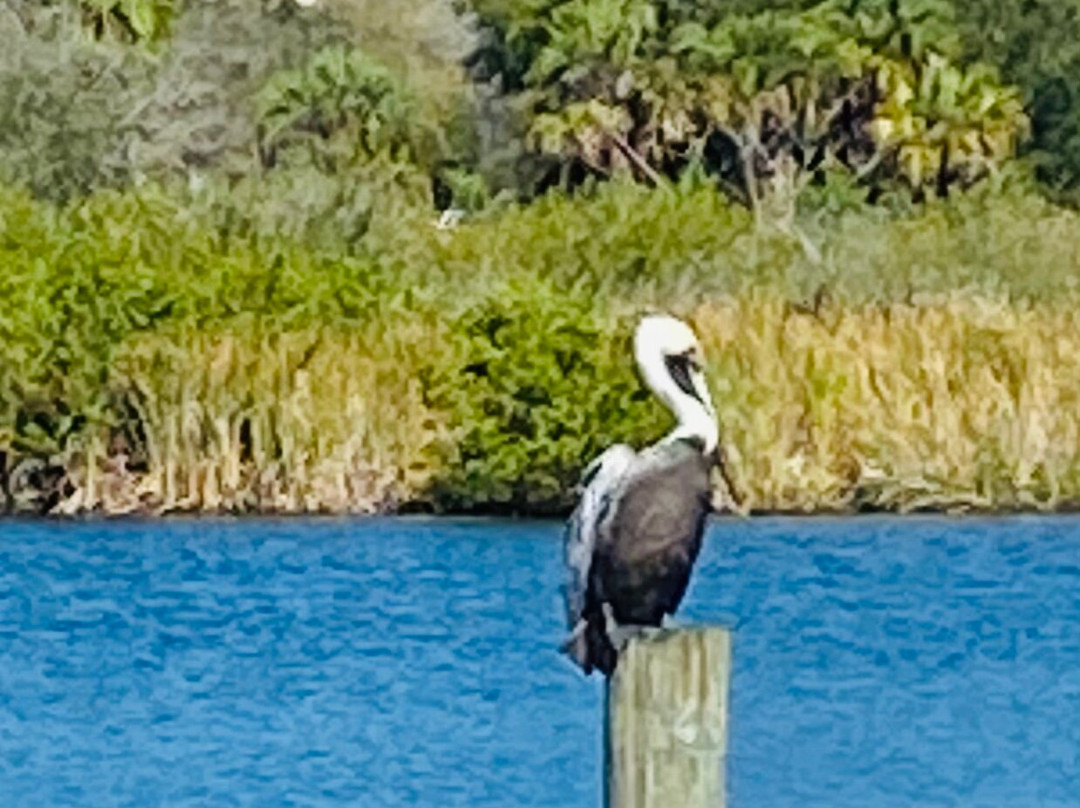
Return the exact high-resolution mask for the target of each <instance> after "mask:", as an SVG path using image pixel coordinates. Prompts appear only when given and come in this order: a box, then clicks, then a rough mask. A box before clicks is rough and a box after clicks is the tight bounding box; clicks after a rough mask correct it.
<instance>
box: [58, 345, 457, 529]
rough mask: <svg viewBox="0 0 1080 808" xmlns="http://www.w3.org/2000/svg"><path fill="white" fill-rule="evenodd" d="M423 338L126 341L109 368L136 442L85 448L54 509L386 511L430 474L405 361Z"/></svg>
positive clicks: (428, 423)
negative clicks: (138, 433)
mask: <svg viewBox="0 0 1080 808" xmlns="http://www.w3.org/2000/svg"><path fill="white" fill-rule="evenodd" d="M368 331H372V329H368ZM432 336H433V334H432V333H431V331H430V330H425V331H424V332H423V333H420V332H418V331H416V329H415V327H414V328H413V329H410V328H409V327H407V326H405V327H402V326H397V327H395V328H393V329H388V330H385V331H384V332H383V333H380V334H367V335H365V334H358V333H344V332H343V331H342V330H340V329H339V330H337V331H334V330H330V329H321V328H312V329H307V330H304V331H301V332H297V333H260V331H259V330H258V329H257V328H252V329H250V330H243V331H240V330H236V329H231V330H229V331H225V332H222V333H216V334H202V333H194V332H188V333H176V334H170V335H167V336H166V335H155V336H148V337H145V336H144V337H142V338H140V339H137V340H135V341H133V342H132V343H131V344H129V345H127V346H126V347H125V349H124V351H123V352H122V354H121V356H120V357H119V359H118V362H117V365H116V372H117V375H118V376H119V377H120V378H121V379H122V382H121V384H120V387H121V388H122V389H123V390H124V391H125V392H126V393H127V396H128V401H129V402H130V403H131V405H132V406H134V407H135V409H136V410H137V411H138V416H137V420H138V422H139V423H140V424H141V428H142V431H143V432H144V436H143V438H142V439H141V440H139V441H136V443H137V444H138V443H141V444H142V445H141V447H139V446H136V447H132V448H133V449H134V450H133V451H117V450H116V447H105V446H104V445H103V443H102V442H101V441H98V442H97V443H95V444H94V445H93V446H92V447H91V448H90V449H89V451H88V452H87V453H86V454H87V455H88V456H89V457H90V458H92V461H91V462H85V461H83V462H82V463H80V464H79V465H78V468H77V469H76V471H75V472H74V473H73V474H72V476H71V479H72V481H73V482H74V484H75V489H76V490H75V493H74V494H73V495H72V496H71V497H69V498H68V499H67V500H66V502H65V503H64V505H63V506H62V508H61V509H60V510H63V511H68V512H75V511H83V510H100V511H103V512H107V513H124V512H131V511H152V512H165V511H210V512H214V511H234V512H235V511H259V512H281V513H311V512H329V513H371V512H375V511H380V510H386V509H392V508H393V507H395V506H396V505H397V504H398V503H400V502H401V501H402V500H403V499H406V498H408V497H409V496H411V495H413V494H415V492H417V491H419V490H422V489H423V488H424V486H425V485H426V484H427V482H428V480H429V478H430V476H431V474H432V467H431V458H430V456H429V452H428V449H429V446H430V445H431V443H432V441H434V440H435V439H436V438H437V437H438V435H439V434H440V430H441V426H440V418H439V414H438V413H433V412H429V411H428V410H427V409H426V408H425V407H424V405H423V402H422V400H421V394H420V390H419V383H418V380H417V379H416V378H414V377H413V376H412V375H411V374H410V370H411V368H412V367H413V365H414V364H415V363H414V362H411V361H410V360H409V355H410V354H412V353H415V352H416V351H418V350H419V351H425V350H428V351H429V350H431V345H430V344H429V342H428V340H429V339H431V337H432ZM140 449H141V451H140ZM140 461H141V462H140Z"/></svg>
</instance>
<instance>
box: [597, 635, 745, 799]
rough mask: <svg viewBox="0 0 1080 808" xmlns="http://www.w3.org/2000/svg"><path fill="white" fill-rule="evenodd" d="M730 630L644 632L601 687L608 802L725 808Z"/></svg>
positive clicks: (631, 645)
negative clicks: (604, 688)
mask: <svg viewBox="0 0 1080 808" xmlns="http://www.w3.org/2000/svg"><path fill="white" fill-rule="evenodd" d="M730 677H731V636H730V634H729V633H728V631H727V630H726V629H722V628H718V627H695V628H679V629H657V630H651V631H649V632H648V633H646V634H643V635H642V636H641V637H638V638H635V639H633V640H631V641H630V643H629V644H628V645H627V647H626V648H625V649H624V650H623V652H622V654H621V655H620V657H619V663H618V665H617V667H616V668H615V673H614V674H613V676H612V678H611V680H610V681H609V682H608V685H607V704H606V710H605V713H606V716H605V720H606V722H607V726H606V727H605V733H604V737H605V741H604V744H605V747H606V748H605V768H606V772H605V775H606V777H605V781H606V782H605V804H606V806H607V808H661V806H662V805H663V806H668V805H677V806H679V808H724V805H725V799H726V795H725V785H726V784H725V773H724V761H725V756H726V754H727V724H728V692H729V682H730Z"/></svg>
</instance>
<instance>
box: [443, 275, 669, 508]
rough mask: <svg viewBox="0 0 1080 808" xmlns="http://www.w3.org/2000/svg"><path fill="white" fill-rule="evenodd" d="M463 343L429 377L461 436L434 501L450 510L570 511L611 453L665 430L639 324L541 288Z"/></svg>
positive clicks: (488, 310) (490, 313)
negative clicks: (647, 378) (604, 454)
mask: <svg viewBox="0 0 1080 808" xmlns="http://www.w3.org/2000/svg"><path fill="white" fill-rule="evenodd" d="M456 333H457V335H458V340H459V342H460V345H459V353H458V357H459V358H458V359H457V361H456V362H455V363H454V364H453V365H452V366H451V367H448V368H431V367H429V368H427V369H425V371H424V373H423V375H422V379H423V381H424V389H425V394H426V398H427V401H428V403H429V405H430V406H432V407H434V408H436V409H438V410H443V411H447V412H449V413H450V419H451V424H452V426H453V438H452V443H451V445H449V446H447V447H446V461H445V462H446V470H445V472H444V473H443V475H442V476H441V478H440V479H439V480H438V481H437V482H436V483H435V485H434V487H433V490H432V491H431V492H430V493H431V495H432V496H433V498H434V499H435V501H436V503H437V504H438V505H439V506H441V507H443V508H447V509H450V510H466V511H468V510H471V509H473V508H482V509H484V510H497V511H504V512H505V511H510V512H514V511H516V512H527V513H540V514H544V513H554V512H559V511H561V510H564V509H565V508H566V507H567V505H568V504H569V503H570V502H571V501H572V498H573V497H574V492H573V489H574V485H575V483H576V482H577V480H578V478H579V475H580V473H581V471H582V469H583V468H584V466H585V465H586V464H587V463H588V462H589V461H590V460H592V459H593V458H594V457H595V456H596V455H597V454H599V453H600V452H601V451H603V450H604V449H606V448H607V446H609V445H610V444H612V443H615V442H618V441H626V442H630V443H631V444H632V445H640V444H641V442H642V441H645V440H653V439H656V438H657V437H659V435H660V434H661V430H663V429H664V415H665V413H664V412H663V411H662V410H661V409H660V407H659V406H658V405H657V404H656V403H655V402H654V401H652V400H651V397H650V396H649V394H648V392H647V391H646V390H645V389H644V387H643V386H642V384H641V382H640V381H639V380H638V378H637V376H636V373H635V371H634V364H633V357H632V354H631V352H630V341H629V338H628V337H629V330H628V322H627V321H623V322H620V323H612V322H605V318H604V317H603V316H602V315H601V314H600V313H599V312H597V311H595V310H594V309H593V308H592V307H591V306H590V304H588V303H582V302H574V301H571V300H569V299H567V298H565V297H562V296H560V295H557V294H554V293H553V292H552V291H551V290H550V289H544V288H543V287H539V288H530V289H527V290H515V291H508V292H507V293H506V294H504V295H500V296H499V297H498V298H497V299H494V300H492V301H490V302H488V303H487V304H486V305H485V306H483V307H482V308H481V309H480V310H478V311H477V312H476V313H475V314H470V315H467V316H465V317H464V318H462V320H460V321H459V323H458V325H457V330H456Z"/></svg>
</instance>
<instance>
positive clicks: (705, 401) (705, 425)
mask: <svg viewBox="0 0 1080 808" xmlns="http://www.w3.org/2000/svg"><path fill="white" fill-rule="evenodd" d="M634 358H635V359H636V360H637V365H638V369H639V370H640V371H641V375H642V378H643V379H644V381H645V384H646V385H647V386H648V387H649V389H650V390H652V391H653V393H654V394H655V395H656V396H657V397H658V398H659V399H660V400H661V401H663V402H664V404H666V405H667V407H668V408H669V409H670V410H671V411H672V412H673V413H674V414H675V417H676V419H677V420H678V422H679V423H678V426H677V427H676V428H675V430H674V431H673V432H672V433H671V434H670V435H669V436H668V439H671V440H673V439H677V438H696V439H698V440H700V441H701V442H702V443H703V444H704V446H703V451H704V452H705V453H710V452H713V451H714V450H715V449H716V446H717V443H718V441H719V437H720V435H719V426H718V425H717V422H716V410H715V408H714V407H713V403H712V397H711V396H710V395H709V387H708V385H707V384H706V383H705V377H704V375H703V373H702V361H703V357H702V351H701V344H700V342H699V341H698V338H697V335H696V334H694V331H693V329H691V328H690V326H688V325H687V324H686V323H684V322H683V321H682V320H679V319H677V318H675V317H672V316H670V315H668V314H650V315H647V316H645V317H643V318H642V319H641V321H640V322H639V323H638V326H637V329H636V331H635V332H634Z"/></svg>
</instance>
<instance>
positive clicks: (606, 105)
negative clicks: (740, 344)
mask: <svg viewBox="0 0 1080 808" xmlns="http://www.w3.org/2000/svg"><path fill="white" fill-rule="evenodd" d="M748 5H749V6H751V10H749V11H746V12H743V13H740V12H731V11H728V12H726V13H725V12H723V11H722V10H721V8H720V4H716V3H700V4H688V5H687V6H682V7H679V6H676V5H675V4H666V3H659V4H658V3H652V2H647V0H602V2H585V0H561V2H550V1H549V2H534V3H523V4H516V5H506V4H500V3H494V4H486V5H484V6H482V8H488V9H489V13H490V19H491V20H492V26H493V28H494V29H495V30H496V31H497V32H498V33H499V38H498V40H497V41H498V43H499V47H501V52H498V48H494V47H489V48H488V51H489V54H488V55H487V56H486V57H484V58H482V59H481V60H480V62H481V64H486V65H488V67H489V69H490V67H491V65H497V66H501V67H502V69H504V70H505V71H507V74H508V75H507V81H508V86H510V87H512V88H515V89H516V91H517V93H516V98H517V101H518V104H519V105H520V107H521V108H522V109H523V111H524V114H525V116H526V118H527V119H528V138H529V144H530V146H531V147H532V148H533V149H535V151H536V152H537V153H539V154H541V155H544V156H546V158H547V165H548V167H549V168H548V170H549V177H550V172H558V174H559V176H560V179H561V181H562V182H563V183H566V182H568V181H569V182H571V183H573V182H576V181H580V180H581V179H582V178H583V177H585V176H589V175H594V176H611V175H612V174H615V173H619V172H632V173H634V174H635V175H637V176H639V177H641V178H643V179H647V180H648V181H651V182H653V183H656V184H664V182H665V181H667V180H670V179H671V178H673V177H674V176H676V175H677V174H678V173H679V172H680V171H682V170H683V169H684V168H685V167H686V166H688V165H691V164H694V163H697V164H701V165H704V166H705V167H706V168H707V169H708V170H709V171H711V172H712V173H713V174H715V175H717V176H718V177H720V178H721V180H722V181H723V182H724V183H725V184H726V185H727V187H728V188H729V189H730V190H731V191H732V192H733V193H735V194H736V195H738V196H739V197H741V198H742V199H743V200H744V201H746V202H747V203H748V204H750V205H752V206H754V207H755V208H758V207H759V206H761V205H762V204H763V203H765V202H766V201H768V202H773V201H775V200H778V199H779V200H781V205H780V209H781V210H783V211H788V212H790V211H791V210H792V209H793V208H792V205H791V202H790V200H791V199H794V198H795V197H797V196H798V193H799V191H800V190H801V188H802V187H803V186H804V185H805V184H806V183H807V182H809V181H810V180H811V179H814V178H816V177H818V176H820V175H821V174H822V173H823V172H825V171H827V170H830V169H840V170H844V171H847V172H853V173H855V174H856V175H857V176H858V177H859V178H860V179H863V180H865V181H867V182H869V183H871V184H873V185H881V184H886V183H891V182H895V181H897V180H899V181H902V182H904V183H906V184H908V185H909V186H910V187H911V188H912V189H913V191H914V192H915V193H916V195H922V194H923V193H924V192H925V191H926V190H928V189H936V190H937V191H938V192H946V191H947V190H948V189H949V188H950V187H951V186H954V185H961V186H965V185H968V184H970V183H972V182H974V181H977V180H978V179H980V178H982V177H983V176H986V175H987V174H988V173H990V172H992V171H994V170H996V169H997V168H998V167H1000V166H1001V165H1002V164H1003V163H1004V162H1005V161H1007V160H1008V159H1010V158H1011V157H1012V155H1013V153H1014V152H1015V149H1016V146H1017V143H1018V141H1019V140H1020V139H1021V138H1022V136H1023V134H1024V132H1025V129H1026V124H1027V121H1026V117H1025V115H1024V110H1023V107H1022V103H1021V99H1020V97H1019V95H1018V94H1017V93H1016V91H1015V90H1014V89H1012V88H1009V87H1006V86H1003V85H1002V84H1001V83H1000V81H999V80H998V78H997V76H996V74H995V73H994V71H993V70H992V69H991V68H989V67H987V66H985V65H981V64H968V63H964V62H963V61H962V60H961V58H960V57H961V55H962V54H961V52H960V49H959V44H958V38H957V36H956V29H955V26H954V23H953V20H952V15H951V8H950V7H949V6H948V4H947V3H945V2H943V0H825V2H820V3H817V4H815V5H813V6H809V7H803V5H802V4H796V3H793V4H790V5H786V6H785V7H783V8H781V9H779V10H777V9H766V10H762V9H760V8H759V7H757V6H756V5H755V4H748ZM493 50H494V51H496V53H495V55H494V56H493V55H491V53H490V52H491V51H493ZM485 59H486V62H485ZM548 181H549V182H550V179H549V180H548Z"/></svg>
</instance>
